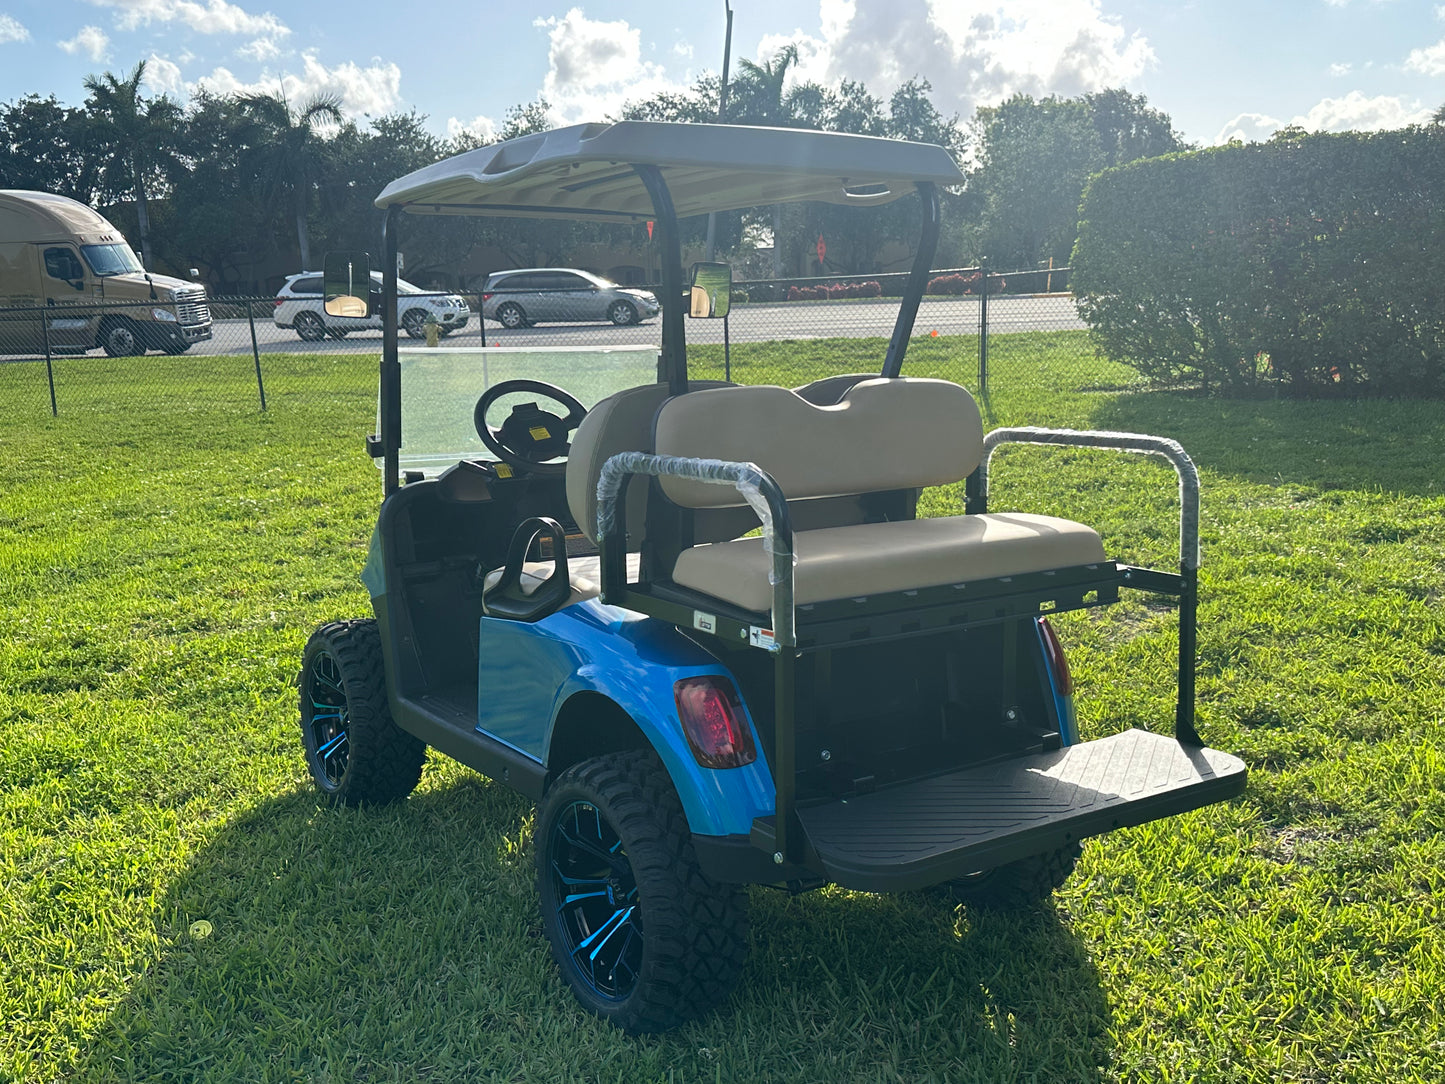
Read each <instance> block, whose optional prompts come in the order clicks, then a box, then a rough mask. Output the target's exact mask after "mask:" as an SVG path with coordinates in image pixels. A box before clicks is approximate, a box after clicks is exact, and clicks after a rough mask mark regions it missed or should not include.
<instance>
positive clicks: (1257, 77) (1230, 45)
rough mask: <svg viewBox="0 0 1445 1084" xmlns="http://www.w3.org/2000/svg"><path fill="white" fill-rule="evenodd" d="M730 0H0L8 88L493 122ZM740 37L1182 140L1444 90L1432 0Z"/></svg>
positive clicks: (805, 58) (840, 27) (924, 22)
mask: <svg viewBox="0 0 1445 1084" xmlns="http://www.w3.org/2000/svg"><path fill="white" fill-rule="evenodd" d="M726 6H727V0H716V2H714V3H711V4H707V3H702V2H694V3H691V4H678V3H658V2H656V0H652V2H645V0H586V2H579V3H576V4H573V5H569V4H566V3H561V4H553V3H550V2H549V0H531V2H530V3H518V2H516V0H481V2H480V3H470V4H468V3H451V4H433V5H417V6H413V5H410V4H405V3H398V2H396V0H391V2H387V3H380V2H374V0H336V2H331V3H328V2H326V0H320V2H316V0H313V2H310V3H305V4H302V5H300V6H299V7H298V6H297V5H296V4H284V3H278V2H276V0H237V2H234V3H233V2H231V0H0V102H10V101H14V100H15V99H17V98H19V97H21V96H22V95H25V94H28V93H31V92H34V93H38V94H40V95H42V96H48V95H51V94H53V95H55V96H56V97H57V98H59V99H60V100H61V101H62V102H65V103H67V104H71V105H79V104H80V103H81V102H82V101H83V100H84V97H85V91H84V88H83V81H84V79H85V77H86V76H87V75H89V74H98V73H100V72H103V71H112V72H115V73H117V74H123V73H126V72H129V71H130V70H131V69H132V68H133V67H134V66H135V64H136V62H137V61H140V60H145V61H146V63H147V76H146V78H147V89H148V90H149V92H150V93H153V94H155V93H166V94H169V95H171V96H172V97H175V98H177V99H179V100H181V101H185V100H187V99H188V98H189V97H190V95H191V94H193V93H194V92H195V91H196V90H197V89H198V88H206V89H208V90H211V91H213V92H222V93H224V92H252V91H262V92H270V93H276V92H278V91H280V92H284V93H285V95H286V97H287V99H288V101H290V102H292V103H293V104H298V103H302V102H304V101H305V100H307V99H308V98H309V97H311V96H312V95H314V94H317V93H321V92H326V93H334V94H337V95H339V96H340V97H341V99H342V102H343V109H344V110H345V111H346V112H347V113H348V114H349V115H350V116H352V117H354V118H356V119H357V120H358V121H360V122H362V123H364V122H365V119H366V118H367V117H375V116H380V115H384V114H386V113H392V112H398V111H408V110H413V109H414V110H416V111H418V112H419V113H422V114H425V115H426V116H427V118H428V119H427V126H428V127H429V128H430V129H431V130H432V131H434V132H436V133H437V134H438V135H450V134H455V133H457V132H459V131H462V130H471V131H474V132H478V133H480V134H482V135H487V136H489V135H491V134H492V133H493V132H494V131H495V130H496V129H497V128H499V127H500V126H501V125H502V124H503V123H504V121H505V118H506V114H507V111H508V109H509V108H511V107H515V106H517V105H521V104H524V103H528V102H531V101H534V100H536V99H537V98H538V97H539V96H541V97H544V98H545V99H546V100H547V101H548V102H549V103H550V105H551V107H552V117H553V119H554V120H555V121H556V122H557V123H558V124H566V123H575V122H579V121H584V120H587V121H590V120H601V119H605V118H606V117H607V116H608V115H609V114H613V113H615V112H616V111H617V110H618V109H619V107H620V106H621V105H622V104H623V103H625V102H627V101H629V100H637V99H641V98H644V97H648V96H650V95H652V94H654V93H656V92H658V91H661V90H682V89H685V88H687V87H689V86H691V85H692V83H693V81H694V80H695V79H696V78H697V77H698V76H700V75H703V74H704V73H708V72H712V73H717V72H719V71H720V70H721V68H722V55H723V43H724V28H725V25H726V13H725V9H726ZM732 7H733V11H734V19H733V39H732V56H733V64H734V72H735V71H736V63H737V59H738V58H739V57H747V58H749V59H753V60H766V59H768V58H769V57H771V56H772V55H773V54H774V53H775V52H776V51H777V50H778V49H779V48H780V47H781V46H782V45H784V44H786V43H787V42H795V43H797V45H798V47H799V50H800V56H801V61H800V63H799V65H798V67H797V69H796V71H797V75H798V77H799V78H802V79H815V80H817V81H820V82H824V83H828V84H830V85H836V84H837V82H838V81H839V80H840V79H844V78H847V79H853V80H858V81H861V82H862V83H864V84H865V85H866V86H867V87H868V89H869V90H870V91H871V92H872V93H873V94H875V95H879V96H883V97H886V96H887V95H888V94H889V93H891V92H892V91H893V89H894V88H896V87H897V86H898V85H899V84H900V83H902V82H904V81H906V80H908V79H910V78H913V77H920V78H922V79H926V80H928V82H929V83H931V84H932V87H933V90H932V94H931V97H932V99H933V101H934V103H935V104H936V105H937V106H939V107H940V109H942V110H943V111H944V112H945V113H956V114H957V115H958V116H959V117H960V118H961V119H962V120H963V121H965V122H967V121H968V120H969V118H970V117H971V116H972V115H973V111H974V109H975V108H977V107H978V106H980V105H994V104H997V103H998V102H1000V101H1002V100H1003V99H1004V98H1006V97H1008V96H1010V95H1011V94H1014V93H1018V92H1023V93H1027V94H1032V95H1033V96H1034V97H1043V96H1046V95H1049V94H1058V95H1061V96H1066V97H1067V96H1073V95H1077V94H1082V93H1086V92H1088V91H1092V90H1098V89H1101V88H1103V87H1107V86H1123V87H1126V88H1127V89H1129V90H1130V91H1132V92H1134V93H1136V94H1143V95H1146V96H1147V97H1148V99H1149V104H1150V105H1151V106H1153V107H1154V108H1156V109H1160V110H1163V111H1164V112H1165V113H1168V114H1169V115H1170V117H1171V118H1172V119H1173V121H1174V127H1175V129H1176V131H1178V132H1180V134H1181V135H1182V136H1183V137H1184V138H1185V139H1187V140H1189V141H1191V142H1194V143H1197V144H1199V145H1201V146H1209V145H1213V144H1216V143H1221V142H1224V141H1227V140H1229V139H1231V138H1239V139H1244V140H1246V141H1248V140H1258V139H1265V138H1268V136H1269V135H1270V134H1271V133H1272V132H1274V131H1276V130H1278V129H1279V128H1281V127H1283V126H1284V125H1287V124H1299V125H1302V126H1303V127H1305V128H1307V129H1310V130H1316V131H1342V130H1346V129H1356V130H1362V131H1369V130H1377V129H1382V128H1397V127H1401V126H1403V125H1406V124H1409V123H1416V122H1422V121H1425V120H1428V119H1429V117H1430V115H1431V114H1432V113H1433V112H1434V111H1435V110H1436V109H1438V108H1439V107H1440V106H1441V105H1445V3H1442V2H1440V0H1433V2H1432V0H1204V2H1194V0H1175V2H1158V0H1155V2H1145V0H733V4H732Z"/></svg>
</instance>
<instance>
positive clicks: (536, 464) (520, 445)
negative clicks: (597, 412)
mask: <svg viewBox="0 0 1445 1084" xmlns="http://www.w3.org/2000/svg"><path fill="white" fill-rule="evenodd" d="M514 392H531V393H532V394H534V395H541V396H545V397H546V398H548V399H550V400H552V401H553V402H554V403H559V404H561V405H562V406H564V407H566V408H567V414H566V416H565V417H561V416H559V415H557V414H553V413H551V412H550V411H546V410H543V409H542V408H541V407H539V406H538V405H537V404H536V403H518V404H517V405H516V406H514V407H513V408H512V413H511V414H509V415H508V416H507V420H506V421H504V422H503V423H502V425H501V427H500V428H498V429H493V428H492V427H491V426H490V425H488V424H487V412H488V411H489V410H491V408H492V406H493V404H495V403H496V401H497V400H498V399H500V398H501V397H502V396H504V395H508V394H512V393H514ZM586 414H587V408H586V407H585V406H583V405H582V404H581V403H579V402H578V401H577V400H576V399H575V398H573V397H572V396H571V395H569V394H568V393H567V392H565V391H563V390H562V389H561V388H559V387H557V385H555V384H547V383H544V382H543V381H541V380H503V381H502V382H501V383H499V384H493V385H492V386H491V387H490V388H488V389H487V390H486V391H484V392H483V393H482V397H481V398H480V399H478V400H477V407H476V410H474V411H473V412H472V420H473V422H475V424H476V427H477V436H479V437H481V438H482V443H483V444H485V445H486V446H487V449H488V450H489V451H491V452H492V453H493V454H495V455H496V456H497V457H498V458H499V459H501V461H502V462H503V463H508V464H510V465H511V466H513V467H515V468H516V469H517V470H519V471H523V472H525V473H528V474H540V475H550V476H553V477H560V476H561V475H564V474H566V472H567V453H568V452H570V451H571V450H572V445H571V443H570V442H569V440H568V437H569V436H570V435H571V433H572V430H574V429H576V428H577V427H578V426H579V425H581V424H582V419H583V418H584V417H585V416H586ZM558 457H561V459H562V461H561V462H560V463H550V462H548V460H551V459H557V458H558Z"/></svg>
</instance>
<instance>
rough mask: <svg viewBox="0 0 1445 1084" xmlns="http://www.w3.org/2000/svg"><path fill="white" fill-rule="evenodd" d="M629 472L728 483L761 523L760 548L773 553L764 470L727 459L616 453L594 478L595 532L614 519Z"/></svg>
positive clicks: (607, 527)
mask: <svg viewBox="0 0 1445 1084" xmlns="http://www.w3.org/2000/svg"><path fill="white" fill-rule="evenodd" d="M632 474H651V475H663V474H666V475H670V476H672V477H674V478H688V479H690V480H692V481H695V482H715V483H717V484H719V485H728V484H731V485H732V486H734V487H735V488H736V489H737V491H738V492H739V493H741V494H742V497H743V500H745V501H747V502H748V507H749V508H751V509H752V510H753V513H754V514H755V515H756V516H757V517H758V520H759V521H760V522H761V523H762V525H763V550H764V551H765V552H767V553H772V552H773V537H774V529H773V510H772V509H771V508H769V507H768V500H767V498H766V497H764V496H763V491H762V485H763V477H764V475H763V471H762V468H761V467H759V466H757V465H756V464H754V463H734V462H731V461H729V460H726V459H689V458H687V457H686V456H678V455H649V454H648V453H646V452H619V453H618V454H617V455H614V456H613V457H612V458H611V459H609V460H608V461H607V462H606V463H604V464H602V473H601V474H600V475H599V476H598V479H597V535H598V537H599V538H600V537H601V536H603V535H605V534H606V533H607V532H608V531H610V530H611V529H612V527H613V524H614V521H615V519H616V513H615V511H614V510H615V508H616V505H617V496H618V492H619V490H620V489H621V487H622V482H623V480H624V479H625V478H626V477H627V476H628V475H632Z"/></svg>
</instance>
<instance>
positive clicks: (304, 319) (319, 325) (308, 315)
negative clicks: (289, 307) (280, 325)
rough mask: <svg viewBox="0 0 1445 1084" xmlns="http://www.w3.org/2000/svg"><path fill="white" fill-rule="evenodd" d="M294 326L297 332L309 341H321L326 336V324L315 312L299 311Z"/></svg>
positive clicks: (293, 322)
mask: <svg viewBox="0 0 1445 1084" xmlns="http://www.w3.org/2000/svg"><path fill="white" fill-rule="evenodd" d="M291 323H292V326H293V327H295V328H296V334H297V335H300V336H301V337H302V338H303V339H305V340H306V341H307V342H309V343H319V342H320V341H321V340H322V339H324V338H326V324H325V323H324V322H323V321H322V319H321V317H319V316H317V315H316V314H315V313H314V312H298V313H297V314H296V319H295V320H293V321H292V322H291Z"/></svg>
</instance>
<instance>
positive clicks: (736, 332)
mask: <svg viewBox="0 0 1445 1084" xmlns="http://www.w3.org/2000/svg"><path fill="white" fill-rule="evenodd" d="M905 278H906V276H904V275H901V274H900V275H883V276H854V277H842V276H834V277H825V278H811V279H793V280H786V281H765V282H736V283H734V284H733V295H732V296H733V303H732V307H731V311H730V312H729V314H728V316H727V317H726V319H712V320H689V321H688V324H687V339H688V344H689V363H690V368H691V370H692V371H693V373H694V374H695V375H697V376H700V377H708V378H714V377H722V378H726V379H731V380H734V381H736V382H739V383H780V384H786V385H790V386H798V385H801V384H804V383H807V382H808V381H810V380H814V379H818V378H820V377H823V376H827V375H832V374H835V373H840V372H876V371H877V370H878V369H879V367H880V366H881V364H882V358H883V353H884V350H885V348H886V343H887V341H888V339H889V337H890V336H891V334H892V331H893V323H894V318H895V316H896V313H897V307H898V299H899V297H900V296H901V294H902V292H903V285H904V280H905ZM1067 286H1068V269H1067V268H1060V269H1056V270H1042V271H1025V272H1013V273H1003V274H996V273H992V272H988V271H984V270H981V269H979V268H963V269H944V270H940V271H937V272H935V273H934V274H933V275H932V276H931V278H930V283H929V292H928V293H927V295H926V296H925V297H924V299H923V301H922V303H921V304H920V306H919V310H918V317H917V320H916V321H915V324H914V329H913V338H912V340H911V342H910V346H909V350H908V356H907V360H906V361H905V364H904V372H905V373H906V374H915V375H937V376H944V377H947V378H949V379H953V380H956V381H958V382H960V383H963V384H965V385H967V386H969V387H970V388H972V389H973V390H974V391H975V392H977V393H980V394H982V395H983V396H997V395H1000V394H1004V395H1007V394H1009V393H1011V392H1012V391H1014V390H1020V389H1028V388H1031V387H1038V386H1041V385H1047V386H1051V387H1055V388H1059V389H1063V388H1087V387H1101V388H1102V387H1117V386H1121V385H1123V384H1128V383H1132V382H1135V381H1137V374H1134V373H1133V372H1132V370H1128V369H1126V368H1124V367H1123V366H1120V365H1116V364H1113V363H1110V362H1108V361H1106V360H1104V359H1101V358H1099V357H1097V356H1096V354H1095V352H1094V350H1093V347H1092V346H1091V345H1090V343H1089V341H1088V337H1087V333H1086V330H1085V325H1084V324H1083V322H1082V321H1081V320H1080V319H1079V315H1078V312H1077V310H1076V309H1075V306H1074V301H1073V297H1072V295H1070V294H1069V293H1068V292H1067ZM641 288H642V289H652V290H653V292H654V293H655V292H656V288H655V287H652V288H649V287H641ZM450 296H454V295H450ZM461 296H463V297H464V298H465V299H466V301H467V303H468V304H469V306H470V307H471V313H470V316H469V317H468V318H467V321H466V324H465V326H462V327H460V328H457V329H454V330H450V331H448V330H446V329H445V328H438V329H437V336H436V341H437V342H438V344H439V345H440V346H443V347H469V346H470V347H477V346H482V345H486V346H489V347H492V346H503V347H546V346H588V345H593V346H617V345H654V346H658V345H660V343H661V336H662V321H661V319H660V318H659V317H654V318H651V319H645V320H642V321H640V322H637V323H632V324H624V325H621V326H619V325H616V324H613V323H610V322H608V321H607V320H606V319H605V318H601V319H598V320H596V321H591V322H583V321H579V320H575V319H573V320H566V319H563V320H558V321H555V322H550V321H549V322H537V323H535V324H528V323H523V324H522V325H520V326H516V327H510V328H508V327H503V326H502V325H501V323H499V322H498V320H497V319H496V314H497V304H496V299H495V298H490V299H484V298H483V297H482V296H479V295H477V294H470V295H468V294H462V295H461ZM419 300H421V299H418V298H410V299H408V303H416V302H418V301H419ZM203 308H204V306H203ZM313 310H314V315H315V316H316V317H320V316H321V315H322V314H321V300H320V298H319V297H317V298H314V299H311V300H303V301H300V302H297V301H292V302H290V303H288V304H286V305H284V306H283V305H282V303H281V300H280V299H278V298H269V297H268V298H255V297H252V298H246V297H242V298H212V299H210V301H209V311H208V312H206V313H202V314H200V315H202V316H205V317H206V318H208V321H209V322H208V325H207V326H205V327H204V328H203V327H201V326H200V324H199V323H196V322H195V321H196V320H197V319H198V314H197V313H195V312H188V313H183V314H181V317H180V319H179V320H178V319H176V317H175V314H174V311H171V312H170V313H168V312H167V310H166V307H165V306H164V305H159V304H157V305H146V304H143V303H141V304H103V303H86V304H82V305H59V306H46V307H44V308H0V394H3V395H4V397H5V399H6V401H7V403H8V404H9V407H10V409H11V410H15V411H32V410H36V411H50V412H52V413H65V412H71V411H76V410H94V409H106V408H116V407H119V408H134V407H151V406H153V407H156V408H158V409H164V410H190V409H200V408H206V407H231V406H234V407H235V408H236V409H246V410H258V409H259V410H275V409H278V408H282V407H284V406H285V405H287V404H292V403H305V402H307V401H308V400H313V401H318V402H319V401H329V400H331V399H333V398H334V397H335V396H336V395H337V394H338V392H340V391H341V390H342V389H353V391H352V392H351V393H352V394H358V395H370V396H374V394H375V372H376V368H375V367H376V362H377V359H378V357H379V355H380V351H381V329H380V317H379V316H378V317H376V318H373V319H371V320H370V321H358V320H349V321H337V320H333V319H332V318H330V317H326V318H324V321H323V320H322V319H313V318H311V317H310V316H306V317H300V316H299V314H300V313H302V312H306V313H312V311H313ZM489 314H490V315H489ZM187 320H191V321H192V323H190V324H187V323H186V321H187ZM402 324H403V326H404V327H405V328H406V330H405V331H404V332H403V333H402V334H403V343H409V344H411V345H418V346H419V345H422V344H423V343H425V342H427V334H428V329H427V328H426V326H425V324H424V323H422V322H420V321H416V320H402ZM408 336H410V337H408ZM142 350H144V351H146V352H145V353H140V352H139V351H142Z"/></svg>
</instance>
